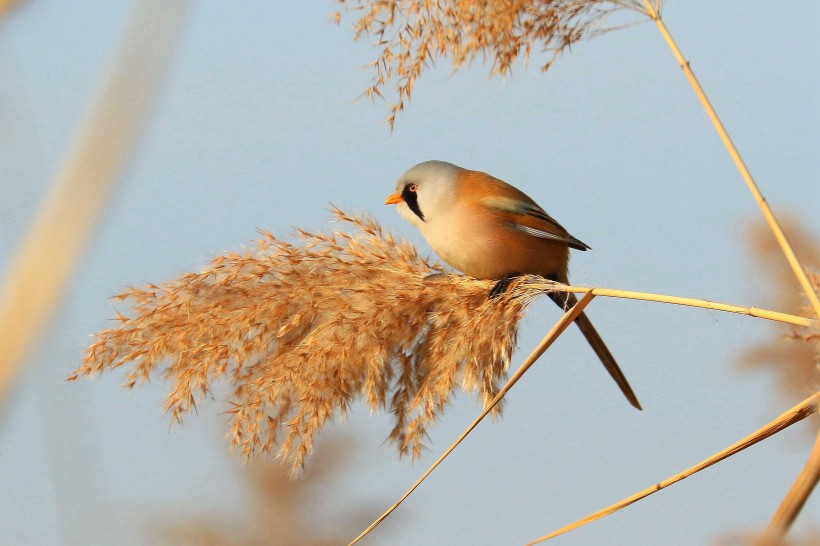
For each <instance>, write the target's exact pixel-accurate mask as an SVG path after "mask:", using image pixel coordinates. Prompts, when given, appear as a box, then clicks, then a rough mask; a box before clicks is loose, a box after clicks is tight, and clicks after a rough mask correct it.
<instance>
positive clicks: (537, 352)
mask: <svg viewBox="0 0 820 546" xmlns="http://www.w3.org/2000/svg"><path fill="white" fill-rule="evenodd" d="M593 297H594V295H593V294H592V293H591V292H587V293H586V294H584V296H583V297H582V298H581V299H580V300H579V301H578V303H576V304H575V305H573V306H572V307H571V308H570V309H569V310H568V311H567V312H566V313H564V314H563V315H562V316H561V318H560V319H559V320H558V322H556V323H555V326H553V327H552V329H551V330H550V331H549V332H547V335H546V336H544V339H542V340H541V343H539V344H538V346H537V347H536V348H535V349H534V350H533V351H532V353H531V354H530V356H528V357H527V358H526V360H524V362H523V363H522V364H521V367H520V368H518V371H516V372H515V373H514V374H513V375H512V377H510V379H509V381H507V383H506V385H504V387H502V388H501V390H499V391H498V394H496V395H495V398H493V400H492V401H491V402H490V403H489V404H487V406H486V407H485V408H484V410H483V411H482V412H481V413H480V414H479V415H478V417H476V418H475V419H474V420H473V422H472V423H470V425H469V426H468V427H467V428H466V429H465V430H464V432H462V433H461V434H460V435H459V436H458V438H456V440H455V441H454V442H453V443H452V444H450V447H448V448H447V449H446V450H445V451H444V453H442V454H441V455H440V456H439V458H438V459H436V460H435V461H434V462H433V464H432V465H430V468H428V469H427V471H426V472H424V474H422V475H421V477H420V478H419V479H418V480H416V482H415V483H414V484H413V485H412V486H410V488H409V489H408V490H407V491H405V492H404V494H403V495H402V496H401V498H399V500H397V501H396V502H395V503H394V504H393V505H392V506H391V507H390V508H388V509H387V511H385V513H384V514H382V515H381V516H379V517H378V518H377V519H376V521H374V522H373V523H371V524H370V526H369V527H368V528H367V529H365V530H364V531H362V533H361V534H360V535H359V536H357V537H356V538H354V539H353V540H352V541H351V542H350V544H349V545H348V546H352V545H353V544H355V543H357V542H358V541H359V540H361V539H362V538H364V537H365V536H366V535H367V534H368V533H370V531H372V530H373V529H375V528H376V527H377V526H378V525H379V524H380V523H381V522H382V521H384V520H385V519H386V518H387V517H388V516H389V515H390V514H392V513H393V511H394V510H395V509H396V508H398V507H399V505H400V504H401V503H403V502H404V501H405V499H407V497H409V496H410V494H411V493H413V491H415V490H416V488H417V487H418V486H419V485H421V482H423V481H424V480H426V479H427V477H428V476H429V475H430V474H432V472H433V471H434V470H435V469H436V468H437V467H438V465H440V464H441V463H442V462H443V461H444V459H445V458H447V456H448V455H450V453H452V452H453V450H454V449H455V448H456V447H458V445H459V444H460V443H461V442H462V441H463V440H464V438H466V437H467V435H468V434H470V433H471V432H472V431H473V429H475V427H477V426H478V424H479V423H480V422H481V421H482V420H483V419H484V418H485V417H486V416H487V414H489V413H490V411H492V409H493V408H494V407H495V406H496V405H497V404H499V403H500V402H501V399H502V398H504V396H505V395H506V394H507V392H508V391H509V390H510V389H511V388H513V386H514V385H515V384H516V383H517V382H518V380H519V379H521V377H522V376H523V375H524V374H525V373H526V372H527V370H529V369H530V368H531V367H532V365H533V364H535V361H536V360H538V359H539V358H540V357H541V355H543V354H544V352H545V351H546V350H547V349H548V348H549V347H550V345H552V344H553V343H554V342H555V340H556V339H558V337H559V336H560V335H561V334H562V333H564V331H565V330H566V329H567V327H568V326H569V325H570V324H572V321H574V320H575V319H576V318H577V317H578V315H580V314H581V312H582V311H583V310H584V308H585V307H586V306H587V305H589V303H590V302H591V301H592V298H593Z"/></svg>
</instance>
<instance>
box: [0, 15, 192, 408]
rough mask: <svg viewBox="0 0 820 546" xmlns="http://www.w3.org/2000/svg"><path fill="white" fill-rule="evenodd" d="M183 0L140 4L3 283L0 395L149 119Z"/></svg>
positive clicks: (45, 317) (55, 298) (71, 268)
mask: <svg viewBox="0 0 820 546" xmlns="http://www.w3.org/2000/svg"><path fill="white" fill-rule="evenodd" d="M182 6H183V5H182V4H179V3H174V2H171V3H168V2H164V1H162V0H153V1H149V2H140V3H139V4H138V5H137V7H136V8H135V9H134V11H133V13H132V15H131V17H130V21H129V25H128V29H127V30H126V33H125V36H124V37H123V39H122V41H121V42H120V44H119V45H118V49H117V52H116V54H115V56H114V58H113V59H112V61H111V63H110V65H109V66H108V69H107V72H108V73H107V75H106V77H105V79H104V81H103V82H102V85H101V86H100V88H99V89H98V91H97V96H96V97H95V98H94V99H93V100H92V101H91V104H90V107H89V110H88V113H87V114H86V116H85V119H84V121H83V123H82V125H81V127H80V128H79V129H78V131H77V133H76V135H75V137H74V142H73V144H72V147H71V150H70V151H69V153H68V154H67V156H66V159H65V161H64V163H63V165H62V166H61V168H60V170H59V171H58V173H57V175H56V177H55V179H54V181H53V182H52V183H51V187H50V189H49V191H48V194H47V195H46V198H45V199H44V200H43V202H42V203H41V205H40V209H39V211H38V212H37V214H36V216H35V219H34V222H33V223H32V225H31V227H30V228H29V229H28V232H27V233H26V235H25V236H24V238H23V240H22V241H21V243H20V248H19V250H18V251H17V253H16V254H15V255H14V256H13V258H12V259H11V261H10V262H9V269H8V273H7V275H6V281H5V284H4V285H3V286H2V287H0V332H2V342H0V398H3V394H4V392H5V391H6V390H7V389H8V388H9V386H10V385H11V383H12V382H13V380H14V379H15V377H16V376H17V374H18V370H19V368H20V367H21V366H22V363H23V359H24V358H25V356H26V354H27V353H28V352H29V350H30V349H31V347H32V346H33V345H34V343H35V341H36V340H37V336H38V335H39V333H40V332H41V331H42V329H43V327H44V326H45V325H46V323H47V322H48V321H49V320H50V319H51V318H52V316H53V315H54V308H55V307H56V306H57V305H58V303H59V301H60V297H61V295H62V292H63V289H64V287H65V286H66V283H67V282H68V281H69V279H70V277H71V275H72V273H73V271H74V268H75V265H76V264H77V262H78V261H79V259H80V257H81V256H82V253H83V251H84V249H85V246H86V243H87V241H88V238H89V237H90V236H91V234H92V232H93V230H94V227H95V225H96V223H97V219H98V218H99V216H100V213H101V212H102V210H103V207H104V206H105V203H106V201H107V198H108V195H109V194H110V192H111V188H112V186H113V185H114V184H115V183H116V181H117V177H118V176H119V173H120V171H121V169H122V168H123V165H124V164H125V162H126V161H127V159H128V157H129V155H130V152H131V149H132V148H133V146H134V143H135V142H136V139H137V137H138V135H139V131H140V128H141V127H142V125H143V122H144V121H145V119H146V118H147V117H148V112H149V111H150V107H151V102H152V100H153V98H154V96H155V95H156V93H157V91H158V90H159V83H160V80H161V78H162V75H163V73H164V71H165V68H166V66H167V61H168V60H169V54H170V51H171V49H172V47H173V44H174V38H175V37H176V35H177V32H178V30H179V24H180V20H181V18H180V14H181V12H182V11H183V8H182Z"/></svg>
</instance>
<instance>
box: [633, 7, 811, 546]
mask: <svg viewBox="0 0 820 546" xmlns="http://www.w3.org/2000/svg"><path fill="white" fill-rule="evenodd" d="M644 4H645V5H646V8H647V10H648V12H649V15H650V17H652V18H653V19H654V20H655V23H657V26H658V29H659V30H660V32H661V34H662V35H663V38H664V40H665V41H666V43H667V45H668V46H669V48H670V49H671V50H672V53H673V54H674V55H675V59H676V60H677V61H678V64H679V65H680V67H681V69H682V70H683V73H684V74H685V75H686V79H687V80H688V81H689V84H690V85H691V86H692V89H693V90H694V91H695V94H696V95H697V97H698V99H699V100H700V103H701V104H702V105H703V108H704V110H706V113H707V115H708V116H709V119H710V120H711V121H712V125H714V127H715V130H716V131H717V133H718V135H719V136H720V139H721V140H722V141H723V144H724V146H726V150H727V151H728V152H729V155H730V156H731V158H732V161H733V162H734V164H735V166H736V167H737V169H738V171H739V172H740V175H741V176H742V177H743V180H744V182H746V186H747V187H748V188H749V191H750V192H751V193H752V195H753V196H754V199H755V201H756V202H757V204H758V206H759V207H760V210H761V211H762V213H763V216H764V218H765V219H766V222H767V223H768V224H769V228H770V229H771V230H772V233H773V234H774V236H775V239H777V243H778V244H779V245H780V248H781V250H782V251H783V255H784V256H785V258H786V260H787V261H788V262H789V265H790V266H791V268H792V271H794V274H795V276H796V277H797V280H798V281H799V282H800V286H801V287H802V288H803V292H804V293H805V294H806V298H808V300H809V303H810V305H811V307H812V308H813V310H814V313H815V315H817V316H818V317H820V297H818V294H817V292H816V291H815V289H814V287H813V286H812V283H811V280H810V279H809V276H808V274H807V273H806V269H805V268H804V267H803V265H802V264H801V263H800V261H799V260H798V258H797V255H796V254H795V253H794V249H793V248H792V245H791V243H789V240H788V239H787V238H786V235H785V234H784V233H783V229H782V228H781V227H780V223H779V222H778V221H777V218H776V217H775V215H774V212H773V211H772V209H771V207H769V203H768V202H767V201H766V199H765V198H764V197H763V194H762V193H761V192H760V189H759V188H758V186H757V183H756V182H755V180H754V178H753V177H752V174H751V172H750V171H749V168H748V167H747V166H746V163H745V162H744V161H743V158H742V157H741V155H740V152H739V151H738V150H737V147H736V146H735V144H734V142H733V141H732V138H731V137H730V136H729V133H728V131H726V127H725V126H724V125H723V122H722V121H721V120H720V117H719V116H718V115H717V112H715V109H714V108H713V107H712V103H711V101H710V100H709V98H708V96H707V95H706V92H705V91H704V90H703V87H702V86H701V85H700V82H699V81H698V79H697V77H696V76H695V73H694V72H693V71H692V68H691V66H690V65H689V62H688V61H687V60H686V59H685V58H684V56H683V53H681V51H680V48H678V45H677V43H676V42H675V40H674V39H673V38H672V35H671V34H670V33H669V30H668V29H667V28H666V24H665V23H664V22H663V19H662V18H661V15H660V12H659V10H658V9H657V6H653V5H652V2H650V1H649V0H644ZM817 443H820V431H818V435H817ZM818 465H820V453H817V450H815V451H814V452H812V454H811V455H810V457H809V461H808V462H807V466H806V468H810V467H815V466H818ZM804 473H805V470H804ZM804 473H801V475H800V476H799V477H798V481H797V482H796V483H795V485H794V486H793V487H792V489H791V490H790V491H789V493H788V494H787V496H786V498H785V499H784V500H783V503H782V504H781V506H780V508H779V509H778V511H777V514H776V515H775V519H774V520H773V521H772V523H771V524H770V526H769V529H768V530H767V535H766V536H767V540H774V538H773V537H774V533H775V532H779V533H780V534H779V536H778V537H777V538H780V539H782V538H783V537H785V535H786V533H787V532H788V530H789V527H790V525H791V523H792V522H793V521H794V519H795V518H796V517H797V513H798V512H799V511H800V509H801V507H802V506H803V504H804V503H805V501H806V498H808V495H810V494H811V491H812V490H813V489H814V487H815V486H816V485H817V481H818V479H820V473H814V474H812V475H813V480H814V481H813V483H811V484H806V483H804V482H805V480H806V479H807V478H806V477H805V476H804ZM795 495H798V496H801V497H802V498H795V497H794V496H795Z"/></svg>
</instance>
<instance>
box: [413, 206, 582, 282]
mask: <svg viewBox="0 0 820 546" xmlns="http://www.w3.org/2000/svg"><path fill="white" fill-rule="evenodd" d="M420 228H421V231H422V234H423V235H424V237H425V238H426V239H427V242H428V243H430V246H431V247H432V249H433V251H434V252H435V253H436V254H438V256H439V257H440V258H441V259H442V260H444V261H445V262H447V263H448V264H450V265H451V266H452V267H454V268H455V269H458V270H459V271H461V272H463V273H465V274H466V275H470V276H471V277H475V278H478V279H499V278H501V277H503V276H504V275H508V274H513V273H516V274H521V273H533V274H538V275H543V276H545V277H549V278H557V279H562V278H565V277H566V271H567V261H568V259H569V248H568V247H567V245H566V244H562V243H558V242H554V241H548V240H544V239H539V238H537V237H533V236H532V235H528V234H526V233H523V232H521V231H518V230H514V229H512V228H510V227H508V226H507V225H506V223H505V221H504V219H503V218H501V217H499V216H497V215H492V214H475V213H473V211H471V210H463V209H458V208H454V209H453V210H452V211H450V212H449V213H448V214H447V215H446V216H442V217H438V218H436V219H428V221H427V222H425V223H424V225H423V226H420Z"/></svg>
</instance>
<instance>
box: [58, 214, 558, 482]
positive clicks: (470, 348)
mask: <svg viewBox="0 0 820 546" xmlns="http://www.w3.org/2000/svg"><path fill="white" fill-rule="evenodd" d="M334 212H335V215H336V217H337V219H338V220H340V221H343V222H345V223H347V224H349V225H350V226H352V227H353V228H354V229H355V232H354V233H353V234H349V233H345V232H334V233H332V234H330V235H322V234H320V233H309V232H306V231H299V233H298V237H299V238H300V239H301V244H291V243H287V242H285V241H282V240H280V239H277V238H275V237H274V236H273V235H271V234H270V233H268V232H262V236H263V237H262V238H261V239H260V240H258V241H257V244H256V248H255V249H254V250H248V251H246V252H244V253H242V254H234V253H229V254H225V255H222V256H218V257H217V258H215V259H214V260H213V261H212V262H211V263H210V265H209V266H208V267H207V268H206V269H205V270H204V271H202V272H201V273H189V274H185V275H182V276H180V277H178V278H176V279H175V280H172V281H170V282H167V283H163V284H160V285H148V286H147V287H144V288H131V289H128V290H127V291H125V292H124V293H123V294H121V295H119V296H116V298H115V299H117V300H127V301H128V302H130V304H131V306H132V310H131V312H130V313H129V314H128V316H126V315H123V314H119V313H118V314H117V317H116V319H117V320H118V321H119V325H118V326H117V327H115V328H111V329H107V330H103V331H101V332H98V333H97V334H96V341H95V342H94V343H93V344H92V345H91V346H90V347H89V348H88V349H87V351H86V354H85V357H84V360H83V363H82V365H81V366H80V367H79V368H78V369H77V370H76V372H75V374H74V375H73V376H72V377H70V378H69V379H76V377H78V376H79V375H85V376H91V375H93V374H95V373H97V372H101V371H103V370H108V369H111V368H117V367H120V366H126V367H127V368H128V372H127V374H126V382H125V386H126V387H128V388H132V387H134V386H135V385H136V384H138V383H140V382H142V381H146V380H148V379H150V378H151V376H152V375H155V374H156V373H157V372H158V371H159V372H162V374H163V375H164V376H166V377H167V378H169V379H170V381H171V383H172V388H171V392H170V393H169V395H168V396H167V398H166V407H167V410H168V411H169V412H170V414H171V416H172V417H173V418H174V419H176V420H181V418H182V416H183V415H184V414H185V413H188V412H190V411H191V410H192V409H194V408H195V405H196V403H197V402H198V401H200V400H201V399H202V398H203V397H204V396H205V395H206V394H207V393H208V392H209V391H210V389H211V386H212V384H213V383H214V382H215V381H217V380H219V379H221V378H223V377H224V378H225V379H226V380H227V381H229V382H230V383H231V385H232V387H233V394H232V398H231V400H230V404H231V406H232V407H231V409H230V410H229V411H228V413H229V414H230V415H231V421H232V423H231V429H230V439H231V443H232V445H233V446H236V447H238V448H239V449H240V450H241V452H242V453H243V454H244V455H245V456H251V455H253V454H256V453H258V452H267V451H270V450H272V449H274V447H278V449H279V455H280V456H281V457H282V458H283V459H284V460H285V461H286V462H288V463H289V464H291V466H292V469H293V470H294V472H296V471H298V470H299V469H300V468H302V466H303V465H304V461H305V458H306V457H307V456H308V455H309V454H310V452H311V450H312V447H313V441H314V437H315V435H316V434H317V432H319V430H320V429H321V428H322V426H323V425H324V424H325V423H326V422H327V421H328V420H329V419H331V418H332V417H334V416H335V415H342V416H344V415H345V414H346V412H347V411H348V408H349V407H350V405H351V404H352V403H353V402H354V400H355V399H356V398H357V397H361V398H362V399H363V400H364V401H365V402H366V403H367V405H368V406H369V407H370V408H372V409H373V410H380V409H389V410H390V412H391V413H392V415H393V419H394V427H393V430H392V431H391V432H390V435H389V438H390V440H391V441H393V442H394V443H395V444H396V445H397V447H398V449H399V452H400V454H402V455H406V454H410V455H412V456H413V457H418V456H419V455H420V454H421V451H422V449H423V440H424V437H425V435H426V431H427V427H428V426H430V424H431V423H432V422H434V421H435V419H436V418H437V417H438V416H439V415H441V413H442V411H443V410H444V409H445V407H446V406H447V404H448V403H449V401H450V399H451V397H452V395H453V391H454V389H455V388H456V387H457V386H459V385H460V386H461V387H462V388H463V389H465V390H467V391H472V392H478V393H479V394H480V395H481V397H482V400H483V401H484V403H485V404H486V403H488V402H489V401H490V400H492V398H493V397H494V396H495V394H496V393H497V391H498V388H499V387H498V383H499V381H500V379H502V378H503V377H504V376H505V373H506V371H507V368H508V366H509V364H510V358H511V354H512V351H513V349H514V347H515V339H516V332H517V325H518V321H519V319H520V318H521V316H522V314H523V312H524V309H525V307H526V306H527V304H528V303H529V302H530V301H531V300H532V299H533V298H534V297H536V296H537V295H539V294H543V293H544V291H545V290H549V289H550V286H549V285H547V286H546V287H545V285H544V279H542V278H540V277H522V278H520V279H518V280H516V281H515V282H514V283H513V284H512V286H511V287H510V289H508V290H507V291H506V292H505V293H504V294H503V295H502V296H501V297H498V298H495V299H492V300H491V299H488V291H489V289H490V288H491V286H492V282H491V281H481V280H476V279H471V278H467V277H464V276H462V275H455V274H448V273H445V272H444V271H443V270H442V268H441V267H440V266H438V265H435V264H431V263H429V262H428V261H426V260H425V259H423V258H421V257H419V255H418V253H417V252H416V250H415V248H413V246H412V245H410V244H409V243H407V242H405V241H395V240H394V239H393V238H392V236H391V235H390V234H389V233H386V232H384V231H382V229H381V228H380V227H379V225H378V224H377V223H376V222H375V221H374V220H372V219H370V218H367V217H351V216H348V215H346V214H344V213H343V212H341V211H339V210H335V211H334Z"/></svg>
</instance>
